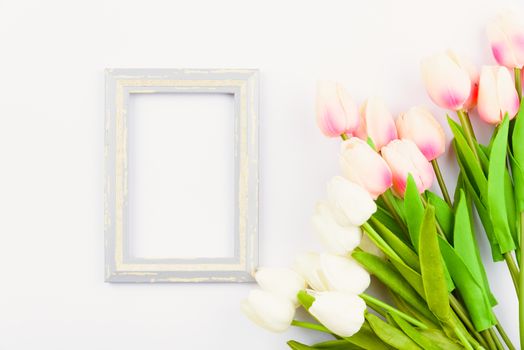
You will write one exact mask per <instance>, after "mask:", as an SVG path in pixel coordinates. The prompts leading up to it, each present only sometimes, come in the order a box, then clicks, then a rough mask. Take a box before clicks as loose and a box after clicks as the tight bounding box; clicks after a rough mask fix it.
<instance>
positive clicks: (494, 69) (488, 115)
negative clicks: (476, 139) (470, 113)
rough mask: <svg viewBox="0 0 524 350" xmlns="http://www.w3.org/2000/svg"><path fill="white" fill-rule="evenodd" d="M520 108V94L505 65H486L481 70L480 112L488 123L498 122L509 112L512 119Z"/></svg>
mask: <svg viewBox="0 0 524 350" xmlns="http://www.w3.org/2000/svg"><path fill="white" fill-rule="evenodd" d="M518 110H519V96H518V94H517V90H516V89H515V86H514V84H513V80H512V79H511V74H510V73H509V71H508V69H507V68H505V67H499V66H484V67H482V70H481V72H480V84H479V98H478V112H479V117H480V118H481V119H482V120H484V121H485V122H486V123H490V124H498V123H500V122H501V121H502V119H503V118H504V115H505V114H506V113H508V115H509V118H510V119H512V118H513V117H514V116H515V114H517V112H518Z"/></svg>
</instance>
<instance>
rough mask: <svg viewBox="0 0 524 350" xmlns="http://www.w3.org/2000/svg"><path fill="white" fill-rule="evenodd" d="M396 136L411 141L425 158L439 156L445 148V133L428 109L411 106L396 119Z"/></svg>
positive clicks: (429, 158)
mask: <svg viewBox="0 0 524 350" xmlns="http://www.w3.org/2000/svg"><path fill="white" fill-rule="evenodd" d="M396 123H397V131H398V136H399V137H400V138H401V139H408V140H411V141H413V142H414V143H415V144H416V145H417V147H418V149H419V150H420V151H421V152H422V154H424V156H425V157H426V159H427V160H429V161H432V160H433V159H435V158H437V157H440V155H442V154H443V153H444V151H445V150H446V134H445V133H444V130H443V129H442V126H440V123H439V122H437V121H436V119H435V118H434V117H433V115H432V114H431V112H430V111H428V110H427V109H425V108H423V107H413V108H411V109H410V110H408V111H407V112H406V113H403V114H401V115H400V116H399V117H398V119H397V122H396Z"/></svg>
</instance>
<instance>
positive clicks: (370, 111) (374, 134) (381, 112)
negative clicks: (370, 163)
mask: <svg viewBox="0 0 524 350" xmlns="http://www.w3.org/2000/svg"><path fill="white" fill-rule="evenodd" d="M360 115H361V119H360V126H359V128H358V129H357V131H356V133H355V135H356V136H358V137H359V138H361V139H362V140H364V141H367V139H368V137H369V138H371V140H372V141H373V143H374V144H375V148H376V150H377V151H380V149H381V148H382V147H383V146H385V145H387V144H388V143H389V142H390V141H391V140H394V139H396V138H397V129H396V128H395V121H394V120H393V116H392V115H391V113H390V112H389V110H388V109H387V107H386V105H385V104H384V101H382V100H381V99H379V98H376V97H373V98H369V99H368V100H367V101H366V102H364V104H363V105H362V107H361V109H360Z"/></svg>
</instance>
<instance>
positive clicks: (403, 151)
mask: <svg viewBox="0 0 524 350" xmlns="http://www.w3.org/2000/svg"><path fill="white" fill-rule="evenodd" d="M382 157H384V160H385V161H386V163H388V165H389V168H390V169H391V173H392V174H393V189H394V190H395V192H396V193H397V194H398V195H400V196H404V192H405V191H406V184H407V179H408V175H409V174H411V175H412V176H413V179H414V180H415V183H416V184H417V188H418V190H419V192H420V193H422V192H424V191H425V190H427V189H428V188H429V187H431V184H432V183H433V169H432V167H431V163H429V162H428V160H427V159H426V157H424V155H423V154H422V152H421V151H420V150H419V149H418V147H417V145H415V143H414V142H413V141H411V140H394V141H391V142H390V143H389V144H388V145H387V146H385V147H384V148H382Z"/></svg>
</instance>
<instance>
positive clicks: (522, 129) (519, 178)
mask: <svg viewBox="0 0 524 350" xmlns="http://www.w3.org/2000/svg"><path fill="white" fill-rule="evenodd" d="M522 140H524V103H521V104H520V109H519V112H518V113H517V116H516V117H515V123H514V127H513V133H512V137H511V141H512V142H511V145H512V152H511V154H510V159H511V170H512V175H513V181H514V182H515V197H516V200H517V210H518V212H519V213H520V212H522V211H524V142H522Z"/></svg>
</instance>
